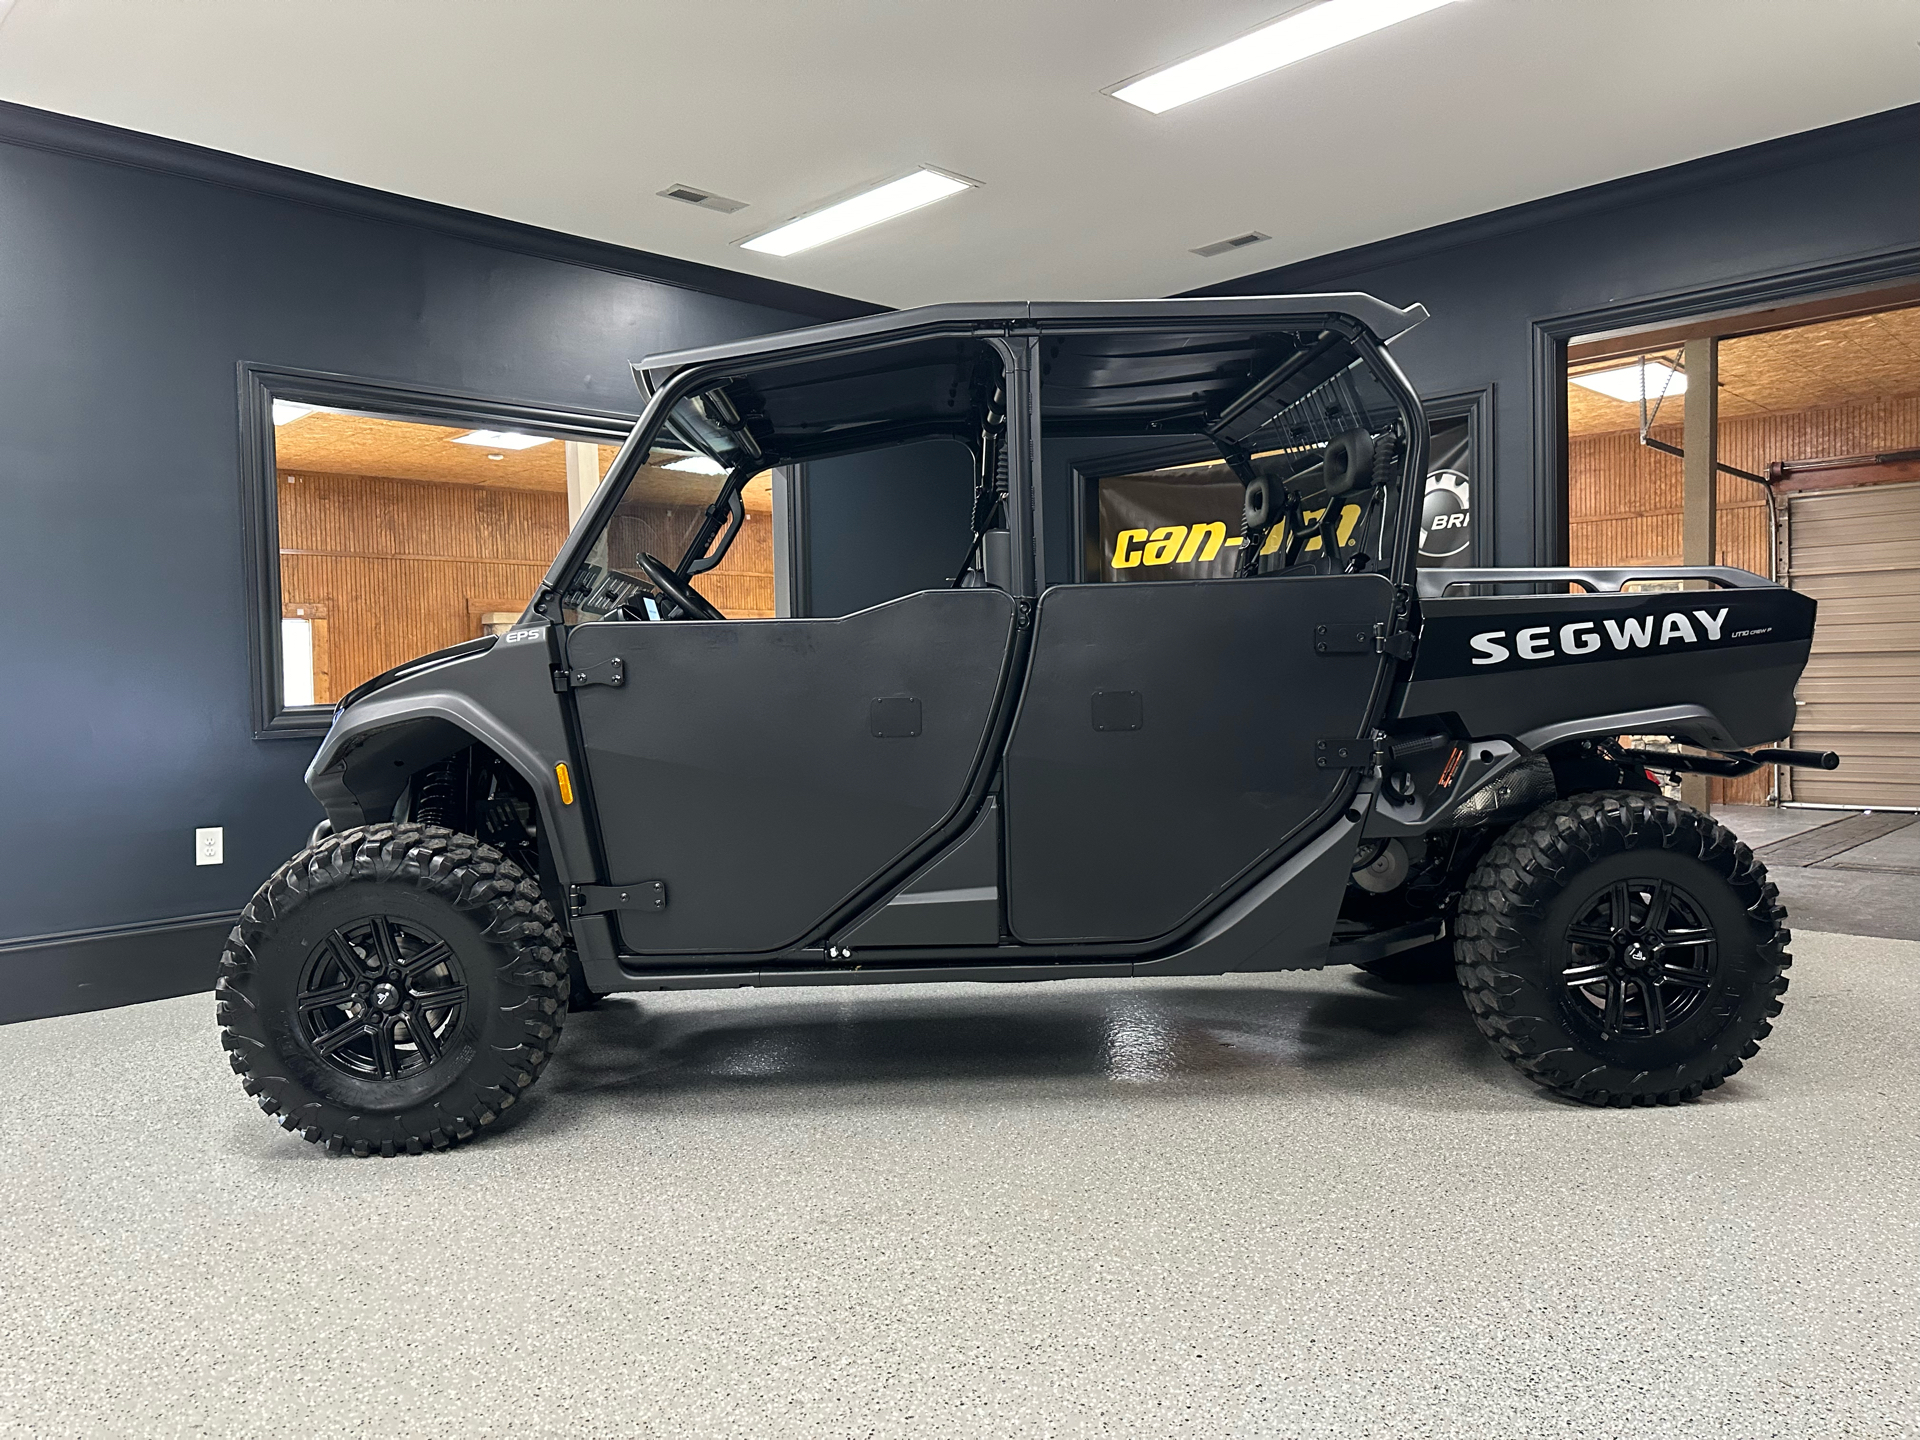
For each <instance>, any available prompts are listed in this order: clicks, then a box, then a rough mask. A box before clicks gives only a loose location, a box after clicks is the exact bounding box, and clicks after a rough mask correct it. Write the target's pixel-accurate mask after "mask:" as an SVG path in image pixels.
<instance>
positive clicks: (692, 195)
mask: <svg viewBox="0 0 1920 1440" xmlns="http://www.w3.org/2000/svg"><path fill="white" fill-rule="evenodd" d="M655 193H657V194H659V195H660V196H662V197H663V198H665V199H668V200H678V201H680V202H681V203H682V204H685V205H698V206H699V207H700V208H701V209H702V210H718V211H719V212H720V213H721V214H722V215H731V214H733V212H734V211H736V210H744V209H746V208H747V202H746V201H744V200H729V199H727V197H726V196H724V195H716V194H714V193H713V192H712V191H711V190H702V189H701V188H700V187H699V186H697V185H669V186H668V187H667V188H666V189H664V190H661V191H657V192H655Z"/></svg>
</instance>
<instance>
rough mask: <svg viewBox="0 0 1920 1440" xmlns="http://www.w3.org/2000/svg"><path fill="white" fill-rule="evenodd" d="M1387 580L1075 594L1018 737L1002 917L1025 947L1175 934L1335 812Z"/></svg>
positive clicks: (1065, 593) (1025, 701) (1049, 623)
mask: <svg viewBox="0 0 1920 1440" xmlns="http://www.w3.org/2000/svg"><path fill="white" fill-rule="evenodd" d="M1392 610H1393V586H1392V584H1391V583H1390V582H1389V581H1388V580H1387V579H1386V578H1385V577H1383V576H1379V575H1351V576H1348V575H1332V576H1303V577H1297V578H1271V579H1241V580H1202V581H1187V582H1180V581H1175V582H1168V583H1151V584H1127V585H1114V584H1091V585H1064V586H1057V587H1055V588H1053V589H1051V590H1048V591H1047V592H1046V594H1045V595H1043V596H1042V597H1041V600H1040V605H1039V611H1038V616H1037V629H1036V633H1035V637H1034V645H1033V657H1032V662H1031V666H1030V670H1029V678H1028V682H1027V687H1026V692H1025V694H1024V696H1023V697H1022V700H1021V704H1020V710H1019V713H1018V715H1017V717H1016V719H1015V721H1014V728H1013V733H1012V737H1011V739H1010V741H1009V743H1008V749H1007V756H1006V768H1005V786H1006V826H1007V831H1006V835H1007V848H1006V866H1007V896H1008V923H1009V928H1010V929H1011V930H1012V932H1013V934H1014V935H1015V936H1016V937H1018V938H1019V939H1021V940H1023V941H1026V942H1029V943H1035V944H1040V943H1061V944H1064V943H1076V942H1080V943H1084V942H1112V943H1127V942H1137V941H1145V940H1150V939H1154V938H1156V937H1159V936H1163V935H1166V934H1168V933H1169V932H1172V931H1175V930H1177V929H1179V928H1181V927H1182V926H1183V925H1184V924H1185V923H1186V922H1188V921H1189V920H1191V919H1192V918H1193V917H1195V916H1196V915H1198V914H1199V913H1200V912H1201V911H1203V910H1205V909H1206V908H1208V907H1209V905H1210V904H1212V903H1213V902H1215V901H1216V900H1218V899H1219V897H1221V896H1222V895H1223V894H1224V893H1225V892H1226V891H1228V890H1230V889H1232V888H1235V886H1236V885H1237V883H1238V882H1240V881H1242V880H1243V879H1244V878H1246V877H1247V876H1249V875H1250V874H1251V873H1253V872H1257V871H1260V870H1263V869H1264V868H1266V866H1267V865H1268V864H1269V863H1270V862H1271V861H1273V860H1274V859H1276V858H1277V856H1278V855H1279V853H1281V852H1284V851H1287V850H1291V849H1293V848H1296V847H1297V846H1298V845H1300V844H1302V843H1304V842H1305V841H1306V840H1307V839H1308V838H1310V837H1311V836H1312V835H1313V834H1315V833H1317V832H1318V831H1319V830H1320V829H1321V828H1322V827H1323V826H1324V825H1325V824H1326V823H1327V822H1328V821H1329V820H1330V819H1331V817H1332V815H1333V814H1334V811H1335V808H1336V805H1337V803H1338V802H1339V801H1340V800H1341V798H1342V796H1343V794H1344V793H1345V784H1346V782H1347V781H1349V780H1350V779H1351V777H1352V774H1353V772H1352V771H1348V770H1341V769H1332V768H1324V765H1323V760H1324V759H1325V751H1324V750H1321V749H1318V748H1317V747H1316V742H1317V741H1320V740H1323V739H1340V738H1351V737H1354V736H1356V735H1359V734H1361V733H1362V732H1363V731H1364V730H1365V729H1366V727H1367V725H1368V723H1369V720H1370V719H1371V715H1372V710H1371V708H1370V707H1372V706H1374V705H1376V704H1377V691H1378V690H1379V689H1380V687H1381V686H1382V685H1383V684H1384V683H1385V679H1386V675H1385V666H1386V665H1387V664H1388V663H1390V662H1387V661H1386V660H1385V659H1383V657H1381V656H1379V655H1378V654H1376V653H1375V651H1374V648H1373V634H1374V626H1375V625H1376V624H1384V623H1385V622H1386V621H1387V620H1388V619H1389V618H1390V617H1391V614H1392Z"/></svg>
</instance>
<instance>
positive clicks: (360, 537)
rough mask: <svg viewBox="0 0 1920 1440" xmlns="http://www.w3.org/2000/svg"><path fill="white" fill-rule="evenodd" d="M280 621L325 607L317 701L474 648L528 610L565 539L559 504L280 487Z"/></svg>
mask: <svg viewBox="0 0 1920 1440" xmlns="http://www.w3.org/2000/svg"><path fill="white" fill-rule="evenodd" d="M278 491H279V507H280V593H281V601H282V605H283V609H289V611H290V607H295V606H301V605H321V606H324V607H325V614H326V619H327V672H326V676H325V680H324V683H325V686H326V689H327V692H328V693H326V694H324V695H323V694H320V693H318V690H319V687H320V685H321V683H322V681H321V678H320V677H316V693H315V695H314V699H315V700H316V701H318V702H320V703H322V704H325V703H329V702H331V701H333V700H336V699H338V698H339V697H340V696H341V695H343V694H345V693H346V692H347V691H348V690H350V689H352V688H353V687H354V686H355V685H358V684H359V683H360V682H361V681H362V680H366V679H369V678H371V677H372V676H375V675H378V674H379V673H380V672H381V671H382V670H387V669H391V668H392V667H393V666H395V665H398V664H400V663H401V662H403V661H406V660H411V659H412V658H414V657H415V656H416V655H424V654H426V653H427V652H428V651H431V650H438V649H440V648H442V647H443V646H447V645H453V644H457V643H458V642H460V641H462V640H471V639H472V638H474V636H475V635H476V634H478V633H479V631H478V629H477V624H476V620H475V617H476V616H477V615H479V614H480V613H482V612H485V611H490V610H514V611H518V610H520V609H522V608H524V607H525V605H526V603H527V601H528V600H529V599H530V598H531V597H532V595H533V590H534V587H535V586H536V585H537V584H538V583H539V581H540V577H541V575H543V574H544V573H546V568H547V566H548V565H550V564H551V563H552V562H553V557H554V555H555V554H556V553H558V551H559V549H560V542H561V541H562V540H564V539H565V538H566V535H567V528H568V527H567V497H566V496H565V495H564V494H554V493H551V492H545V491H537V490H506V489H494V488H490V487H485V486H478V485H450V484H445V483H438V482H432V481H421V480H390V479H386V478H384V477H381V476H375V475H326V474H314V473H312V472H309V471H301V472H300V473H299V474H298V475H297V476H295V475H288V474H285V473H282V474H281V475H280V476H279V484H278Z"/></svg>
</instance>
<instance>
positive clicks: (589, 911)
mask: <svg viewBox="0 0 1920 1440" xmlns="http://www.w3.org/2000/svg"><path fill="white" fill-rule="evenodd" d="M666 908H667V882H666V881H664V880H636V881H635V882H634V883H633V884H631V885H571V886H569V887H568V888H567V913H568V914H569V915H604V914H606V912H607V911H609V910H664V909H666Z"/></svg>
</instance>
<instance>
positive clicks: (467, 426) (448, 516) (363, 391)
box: [241, 367, 619, 734]
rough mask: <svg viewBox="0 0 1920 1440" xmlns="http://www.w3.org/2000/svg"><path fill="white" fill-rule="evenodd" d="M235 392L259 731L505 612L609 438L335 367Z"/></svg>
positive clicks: (318, 725) (552, 542) (502, 623)
mask: <svg viewBox="0 0 1920 1440" xmlns="http://www.w3.org/2000/svg"><path fill="white" fill-rule="evenodd" d="M241 404H242V408H243V414H244V415H247V416H248V417H249V419H250V428H249V433H250V436H251V437H252V442H253V443H251V444H249V446H248V447H247V451H246V455H245V461H244V463H245V465H246V469H247V479H248V493H249V496H250V500H251V506H250V509H251V515H250V522H251V523H250V525H249V542H250V550H251V560H252V567H253V595H254V601H255V606H254V612H255V613H254V614H253V616H252V617H251V630H252V638H253V644H254V657H255V664H254V673H255V677H256V680H255V685H254V704H253V709H254V719H255V731H256V733H261V734H266V733H300V732H307V731H312V732H318V731H321V730H324V729H325V728H326V725H327V723H328V722H329V720H330V719H331V711H332V708H333V706H334V704H335V703H336V702H337V701H339V699H340V698H341V697H342V696H344V695H345V694H346V693H347V692H348V691H350V690H352V689H353V688H354V687H355V686H357V685H359V684H361V683H362V682H364V681H366V680H370V679H372V678H373V677H374V676H376V675H379V674H381V673H382V672H384V671H386V670H390V669H392V668H394V667H395V666H397V665H402V664H404V663H406V662H407V661H409V660H413V659H415V658H417V657H419V656H421V655H425V654H429V653H431V652H433V651H436V650H442V649H445V648H447V647H449V646H454V645H458V644H461V643H463V642H467V641H476V640H480V639H483V638H485V637H487V636H491V635H496V634H498V633H499V632H500V631H502V630H503V629H506V628H508V627H509V626H511V625H512V624H514V623H515V622H517V621H518V620H519V618H520V616H521V614H522V613H523V612H524V610H525V609H526V606H527V604H528V602H529V601H530V600H531V598H532V597H533V594H534V591H535V590H536V589H537V588H538V586H539V584H540V580H541V577H542V576H543V575H544V574H545V572H546V570H547V568H548V566H549V565H551V564H552V562H553V557H554V555H555V554H556V553H558V551H559V549H560V546H561V544H562V542H563V541H564V540H565V539H566V537H567V533H568V531H569V530H570V529H571V527H572V521H573V517H574V515H575V514H576V513H577V512H578V508H579V503H580V502H581V500H582V498H583V497H584V496H587V495H591V494H592V492H593V490H594V489H595V487H597V486H598V485H599V483H600V481H601V479H602V478H603V477H604V476H605V474H606V472H607V470H608V468H609V466H610V465H611V463H612V461H613V458H614V455H615V454H616V453H617V451H618V441H619V435H618V431H617V422H616V423H615V424H609V423H608V422H606V421H604V420H598V421H596V420H594V419H592V418H590V417H580V419H581V428H580V429H579V430H573V431H562V430H555V429H550V428H546V427H544V426H541V427H539V428H535V427H533V426H530V425H527V424H526V423H525V422H520V421H517V420H516V419H514V418H513V417H512V416H511V414H510V413H502V414H499V415H498V416H497V417H493V418H489V417H488V415H487V413H486V411H485V410H484V409H481V408H479V407H480V402H469V401H467V400H464V399H461V398H459V397H452V396H444V395H436V394H433V393H431V392H400V391H397V389H396V387H392V386H385V385H380V384H376V383H374V382H365V383H364V384H363V382H357V381H349V380H343V379H341V378H340V377H337V376H315V377H308V376H304V375H301V374H299V373H297V372H281V371H270V370H266V369H264V368H257V367H249V368H248V369H247V371H246V372H245V374H244V376H243V380H242V394H241ZM416 407H417V408H416ZM596 432H598V433H596Z"/></svg>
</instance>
